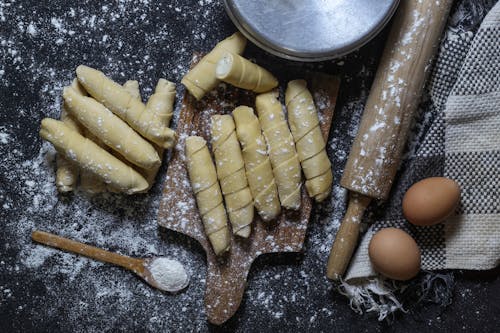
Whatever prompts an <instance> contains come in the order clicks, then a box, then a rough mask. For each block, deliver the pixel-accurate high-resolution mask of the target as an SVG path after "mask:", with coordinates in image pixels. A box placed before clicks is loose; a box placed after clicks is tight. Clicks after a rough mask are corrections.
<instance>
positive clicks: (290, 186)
mask: <svg viewBox="0 0 500 333" xmlns="http://www.w3.org/2000/svg"><path fill="white" fill-rule="evenodd" d="M255 106H256V109H257V114H258V116H259V121H260V124H261V125H262V130H263V133H264V137H265V138H266V141H267V144H268V146H269V159H270V161H271V165H272V167H273V173H274V178H275V179H276V185H277V186H278V194H279V198H280V201H281V205H283V207H285V208H288V209H295V210H296V209H299V208H300V203H301V197H300V188H301V177H302V175H301V170H300V162H299V158H298V156H297V151H296V150H295V145H294V141H293V137H292V134H291V133H290V129H289V128H288V125H287V123H286V120H285V115H284V113H283V110H282V107H281V103H280V102H279V100H278V92H277V91H271V92H268V93H265V94H260V95H257V98H256V99H255Z"/></svg>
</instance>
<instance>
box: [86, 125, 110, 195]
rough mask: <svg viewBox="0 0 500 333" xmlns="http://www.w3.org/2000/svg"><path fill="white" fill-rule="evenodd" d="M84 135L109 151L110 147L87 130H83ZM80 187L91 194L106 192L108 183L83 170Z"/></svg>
mask: <svg viewBox="0 0 500 333" xmlns="http://www.w3.org/2000/svg"><path fill="white" fill-rule="evenodd" d="M83 135H84V136H85V137H86V138H87V139H89V140H90V141H92V142H93V143H95V144H96V145H98V146H99V147H101V148H102V149H104V150H105V151H108V147H106V145H105V144H104V143H103V142H102V141H101V140H100V139H99V138H98V137H96V136H95V135H94V134H92V132H90V131H89V130H88V129H87V128H84V129H83ZM80 187H81V188H82V190H84V191H86V192H88V193H91V194H97V193H102V192H106V183H104V181H103V180H102V179H101V178H100V177H99V176H97V175H96V174H94V173H92V172H90V171H88V170H82V172H81V174H80ZM111 192H113V191H111Z"/></svg>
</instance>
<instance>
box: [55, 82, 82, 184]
mask: <svg viewBox="0 0 500 333" xmlns="http://www.w3.org/2000/svg"><path fill="white" fill-rule="evenodd" d="M71 87H73V89H75V90H76V91H77V92H78V93H80V94H81V95H85V94H86V92H85V90H83V88H82V86H80V84H78V80H76V79H74V80H73V82H72V83H71ZM61 121H62V122H63V123H64V124H65V125H66V126H68V127H69V128H71V129H72V130H74V131H76V132H78V133H82V126H81V125H80V124H79V123H78V121H76V120H75V119H74V118H73V117H72V116H71V115H70V114H69V113H68V111H67V110H66V105H65V103H64V102H63V105H62V108H61ZM56 165H57V170H56V187H57V190H58V191H59V192H61V193H64V192H70V191H73V190H74V189H75V187H76V184H77V182H78V174H79V169H78V166H77V165H76V164H75V163H72V162H70V161H68V160H67V159H66V158H65V157H64V156H63V155H61V154H57V156H56Z"/></svg>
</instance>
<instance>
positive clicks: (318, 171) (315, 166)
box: [285, 80, 333, 202]
mask: <svg viewBox="0 0 500 333" xmlns="http://www.w3.org/2000/svg"><path fill="white" fill-rule="evenodd" d="M285 103H286V108H287V111H288V123H289V124H290V130H291V131H292V135H293V139H294V140H295V146H296V147H297V153H298V155H299V160H300V163H301V164H302V170H304V175H305V177H306V182H305V186H306V189H307V192H308V193H309V196H310V197H312V198H314V199H315V200H316V201H318V202H321V201H323V200H324V199H325V198H326V197H328V195H329V194H330V192H331V190H332V181H333V175H332V169H331V164H330V160H329V159H328V155H327V154H326V150H325V140H324V139H323V134H322V133H321V128H320V126H319V118H318V112H317V111H316V107H315V106H314V101H313V98H312V96H311V93H310V92H309V90H308V89H307V84H306V81H304V80H294V81H290V82H289V83H288V86H287V89H286V93H285Z"/></svg>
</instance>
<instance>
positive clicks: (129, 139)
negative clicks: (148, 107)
mask: <svg viewBox="0 0 500 333" xmlns="http://www.w3.org/2000/svg"><path fill="white" fill-rule="evenodd" d="M63 97H64V100H65V101H66V105H67V106H68V111H69V112H70V113H71V114H72V115H73V116H74V117H76V118H77V119H78V121H79V122H80V123H81V124H82V125H84V126H85V127H86V128H88V129H89V131H90V132H92V134H94V135H95V136H96V137H98V138H99V139H101V140H102V142H104V143H105V144H106V145H107V146H108V147H110V148H111V149H113V150H115V151H117V152H119V153H120V154H121V155H122V156H123V157H125V158H126V159H127V160H128V161H130V162H132V163H133V164H135V165H137V166H139V167H141V168H145V169H151V168H153V167H156V166H157V165H158V164H160V162H161V161H160V157H159V156H158V153H157V152H156V150H155V149H154V147H153V146H152V145H151V144H150V143H149V142H147V141H146V140H145V139H144V138H142V137H141V136H140V135H139V134H137V133H136V132H135V131H134V130H133V129H132V128H130V127H129V126H128V125H127V124H126V123H125V122H124V121H122V120H121V119H120V118H118V117H117V116H115V115H114V114H113V113H112V112H110V111H109V110H108V109H106V108H105V107H104V105H102V104H101V103H99V102H97V101H96V100H94V99H93V98H90V97H85V96H82V95H80V94H78V93H76V92H75V90H74V89H72V88H70V87H66V88H64V92H63Z"/></svg>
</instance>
